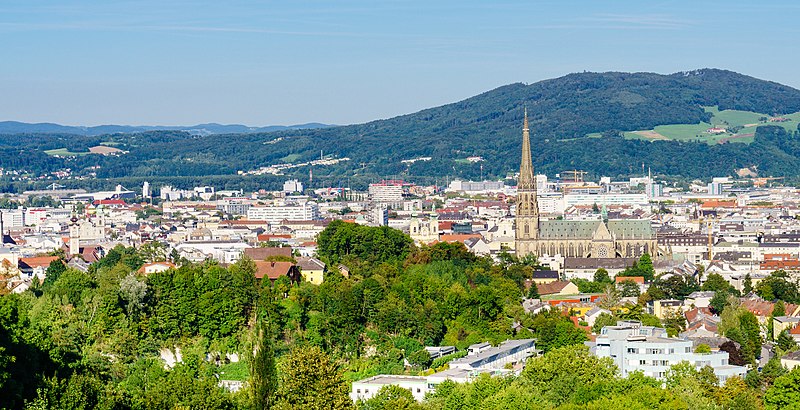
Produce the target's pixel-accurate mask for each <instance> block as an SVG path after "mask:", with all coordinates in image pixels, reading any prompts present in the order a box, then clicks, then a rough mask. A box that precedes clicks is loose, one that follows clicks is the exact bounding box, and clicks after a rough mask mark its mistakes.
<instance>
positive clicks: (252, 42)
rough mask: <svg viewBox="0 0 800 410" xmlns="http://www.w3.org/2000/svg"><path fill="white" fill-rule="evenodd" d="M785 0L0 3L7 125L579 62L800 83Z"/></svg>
mask: <svg viewBox="0 0 800 410" xmlns="http://www.w3.org/2000/svg"><path fill="white" fill-rule="evenodd" d="M799 13H800V4H794V2H791V1H789V0H785V1H770V0H765V1H759V2H751V1H736V0H710V1H705V0H701V1H697V0H694V1H658V0H652V1H650V0H648V1H642V0H635V1H625V0H586V1H570V0H562V1H530V0H529V1H505V0H497V1H473V0H460V1H449V0H446V1H444V0H443V1H436V0H428V1H416V0H387V1H380V0H364V1H357V0H336V1H304V0H293V1H240V0H226V1H219V0H213V1H178V0H135V1H113V0H95V1H88V0H72V1H70V0H61V1H37V0H3V1H2V2H0V121H3V120H14V121H24V122H55V123H60V124H65V125H100V124H127V125H192V124H198V123H206V122H218V123H225V124H246V125H251V126H266V125H277V124H282V125H289V124H301V123H307V122H322V123H327V124H352V123H361V122H367V121H371V120H375V119H380V118H390V117H394V116H397V115H402V114H408V113H412V112H416V111H419V110H421V109H425V108H430V107H434V106H438V105H442V104H447V103H451V102H456V101H459V100H462V99H465V98H468V97H470V96H473V95H476V94H479V93H482V92H485V91H488V90H491V89H493V88H496V87H499V86H501V85H505V84H509V83H514V82H524V83H533V82H536V81H540V80H544V79H548V78H554V77H560V76H562V75H566V74H568V73H572V72H580V71H650V72H658V73H673V72H677V71H687V70H692V69H697V68H707V67H713V68H724V69H730V70H734V71H737V72H741V73H744V74H747V75H751V76H754V77H758V78H762V79H768V80H771V81H776V82H779V83H783V84H786V85H789V86H793V87H795V88H800V77H798V74H797V73H798V72H799V71H798V69H797V68H798V65H800V64H798V63H799V61H798V59H800V54H799V53H798V52H797V51H798V49H797V46H796V45H795V44H794V43H795V41H794V40H795V39H797V38H798V37H800V33H799V32H798V31H800V25H798V24H797V22H798V19H797V16H798V15H799Z"/></svg>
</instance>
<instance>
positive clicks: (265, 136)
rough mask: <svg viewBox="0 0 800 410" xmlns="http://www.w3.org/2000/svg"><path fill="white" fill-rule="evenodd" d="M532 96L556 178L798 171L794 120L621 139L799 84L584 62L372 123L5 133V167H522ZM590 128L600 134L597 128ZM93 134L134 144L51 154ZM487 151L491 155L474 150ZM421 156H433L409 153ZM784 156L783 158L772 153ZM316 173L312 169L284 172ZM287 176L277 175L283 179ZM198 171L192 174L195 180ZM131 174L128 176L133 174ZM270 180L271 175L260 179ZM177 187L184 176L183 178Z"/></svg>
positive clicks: (374, 172) (323, 175)
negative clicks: (729, 135)
mask: <svg viewBox="0 0 800 410" xmlns="http://www.w3.org/2000/svg"><path fill="white" fill-rule="evenodd" d="M523 107H527V108H528V112H529V115H530V120H531V133H532V136H533V138H534V141H533V145H534V162H535V166H536V167H537V171H540V172H545V173H547V174H549V175H551V176H552V175H553V174H555V173H558V172H561V171H564V170H566V169H573V168H577V169H583V170H586V171H589V172H590V175H591V176H593V177H596V176H599V175H608V176H614V177H616V176H626V175H631V174H633V173H638V172H640V171H639V170H641V164H642V163H643V162H644V163H647V164H648V165H649V166H651V167H652V168H653V170H654V171H655V172H657V173H660V174H668V175H679V176H685V177H691V178H698V177H710V176H715V175H716V176H720V175H731V174H733V173H734V172H735V170H736V169H737V168H743V167H751V168H752V169H757V170H758V172H759V174H761V175H784V176H798V175H800V166H797V165H798V164H800V149H797V148H796V146H800V144H797V143H796V142H795V140H796V139H797V138H798V136H797V133H796V132H795V130H796V129H797V128H796V125H794V124H795V123H793V122H788V123H784V124H783V126H782V127H776V126H774V125H771V124H766V123H761V124H760V125H761V126H759V127H758V130H757V131H756V130H755V129H754V132H753V133H752V134H751V135H750V137H749V138H750V140H749V141H752V143H749V144H743V143H723V144H716V145H708V144H707V143H706V142H695V141H694V140H684V141H682V142H679V141H661V140H659V141H652V142H651V141H642V140H631V139H623V138H622V137H621V136H619V135H620V132H621V131H633V130H649V129H652V128H653V127H656V126H659V125H666V124H699V123H701V122H704V121H708V120H709V119H710V117H711V115H712V114H711V113H710V112H709V111H708V110H707V109H704V107H717V108H718V109H719V110H741V111H749V112H752V113H759V115H763V116H765V117H766V116H777V115H784V114H790V113H795V112H798V111H800V90H796V89H794V88H791V87H787V86H784V85H781V84H777V83H774V82H769V81H764V80H760V79H756V78H753V77H749V76H745V75H742V74H738V73H734V72H731V71H724V70H717V69H702V70H695V71H691V72H681V73H675V74H671V75H660V74H653V73H617V72H610V73H575V74H569V75H566V76H564V77H560V78H556V79H551V80H546V81H540V82H537V83H533V84H522V83H517V84H510V85H506V86H503V87H499V88H497V89H494V90H491V91H488V92H485V93H483V94H480V95H477V96H475V97H471V98H468V99H466V100H463V101H460V102H456V103H453V104H448V105H444V106H441V107H436V108H430V109H426V110H422V111H420V112H417V113H413V114H408V115H403V116H399V117H395V118H390V119H385V120H377V121H372V122H369V123H365V124H357V125H348V126H340V127H330V128H321V129H304V130H287V131H278V132H271V133H248V134H223V135H191V134H189V133H185V132H179V131H155V132H145V133H138V134H110V135H101V136H64V135H52V134H37V135H36V138H32V136H31V135H22V136H20V135H16V136H11V135H7V136H0V167H4V168H12V169H16V168H18V167H20V166H23V167H26V169H30V170H34V171H36V170H44V171H47V172H51V171H54V170H56V169H58V168H59V167H64V166H68V167H70V168H72V169H73V170H75V169H78V170H80V169H88V168H89V167H93V166H98V167H99V168H94V170H93V172H96V173H97V177H99V178H116V179H117V180H120V179H126V178H127V179H128V180H131V178H133V180H131V182H137V181H138V182H140V180H137V179H136V178H148V179H150V180H153V179H154V178H156V177H168V178H179V177H205V176H210V175H216V176H220V175H222V176H226V177H224V178H225V181H224V182H225V184H226V186H229V187H231V186H235V185H236V184H238V183H240V182H239V181H240V180H241V179H242V178H240V177H237V176H236V174H237V171H240V170H241V171H248V170H253V169H257V168H259V167H262V166H268V165H272V164H280V163H295V164H296V163H301V162H307V161H311V160H314V159H319V157H320V153H321V152H322V153H323V155H325V156H331V157H339V158H342V157H347V158H350V160H349V161H346V162H341V163H339V164H336V165H326V166H319V167H315V168H314V179H315V181H319V182H318V184H323V185H328V186H330V185H334V186H335V185H336V184H341V183H342V182H341V181H343V180H344V181H345V183H347V180H348V179H350V180H351V181H352V182H353V183H354V184H355V183H357V182H361V183H364V182H365V181H374V180H376V179H379V178H383V177H399V178H405V179H409V180H412V181H413V180H417V181H419V180H420V178H421V177H429V178H428V179H427V181H425V182H432V181H433V178H441V179H443V178H444V177H461V178H479V177H480V176H481V175H482V176H483V177H504V176H505V175H506V174H507V173H509V172H514V170H515V169H517V167H518V164H519V155H520V145H521V125H522V116H523ZM589 134H593V135H589ZM98 144H103V145H110V146H113V147H116V148H119V149H121V150H124V151H126V153H125V154H123V155H119V156H106V157H103V156H100V155H76V156H71V157H66V158H58V157H53V156H48V155H46V154H45V153H44V151H48V150H49V151H50V152H51V154H52V152H53V151H52V150H56V151H58V150H59V149H61V148H65V147H66V148H67V149H68V150H69V151H71V152H87V151H88V148H89V147H92V146H96V145H98ZM470 156H481V157H483V158H484V160H485V161H483V162H481V163H471V162H469V161H466V160H465V159H466V158H467V157H470ZM418 157H432V159H431V160H430V161H426V162H422V161H420V162H415V163H413V164H408V163H402V162H401V161H402V160H409V159H414V158H418ZM775 158H780V159H781V161H775ZM286 174H287V176H291V175H293V174H294V175H295V176H304V175H305V176H307V175H308V167H297V168H293V169H291V170H289V171H286ZM280 179H283V178H274V179H271V180H270V182H269V183H276V184H277V183H279V180H280ZM193 181H195V180H193ZM122 182H125V181H124V180H123V181H122ZM262 183H263V182H262ZM176 184H178V185H180V182H176Z"/></svg>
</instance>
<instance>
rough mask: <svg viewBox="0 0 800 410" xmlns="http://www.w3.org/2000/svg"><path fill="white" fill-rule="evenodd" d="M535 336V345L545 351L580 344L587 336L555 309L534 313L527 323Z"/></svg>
mask: <svg viewBox="0 0 800 410" xmlns="http://www.w3.org/2000/svg"><path fill="white" fill-rule="evenodd" d="M528 327H530V328H531V329H532V331H533V337H534V338H536V347H537V348H539V349H542V350H543V351H545V352H549V351H550V350H553V349H556V348H559V347H564V346H571V345H576V344H581V343H583V342H585V341H586V340H587V339H588V338H587V336H586V332H585V331H584V330H583V329H580V328H577V327H575V324H574V323H572V321H571V320H569V318H568V317H566V316H564V315H562V314H561V313H560V312H558V311H556V310H555V309H553V310H550V311H545V312H541V313H539V314H537V315H535V316H534V317H533V318H532V320H531V322H530V323H529V324H528Z"/></svg>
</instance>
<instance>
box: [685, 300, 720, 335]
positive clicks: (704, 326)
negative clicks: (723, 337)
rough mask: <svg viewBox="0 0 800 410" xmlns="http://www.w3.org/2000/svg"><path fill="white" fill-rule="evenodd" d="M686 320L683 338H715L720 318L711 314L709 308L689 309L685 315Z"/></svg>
mask: <svg viewBox="0 0 800 410" xmlns="http://www.w3.org/2000/svg"><path fill="white" fill-rule="evenodd" d="M683 316H684V317H685V318H686V323H687V326H686V331H684V332H683V333H681V336H682V337H687V338H690V339H693V340H694V339H697V338H708V337H714V336H716V334H717V328H718V326H719V320H720V318H719V316H717V315H714V314H712V313H711V310H710V309H709V308H708V307H704V308H699V307H695V308H694V309H689V310H687V311H686V312H684V313H683Z"/></svg>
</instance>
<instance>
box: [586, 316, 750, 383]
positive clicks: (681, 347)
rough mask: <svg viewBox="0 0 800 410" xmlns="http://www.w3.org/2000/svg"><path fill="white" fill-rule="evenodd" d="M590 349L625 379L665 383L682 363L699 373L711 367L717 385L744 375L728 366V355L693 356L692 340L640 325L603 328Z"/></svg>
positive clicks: (699, 354)
mask: <svg viewBox="0 0 800 410" xmlns="http://www.w3.org/2000/svg"><path fill="white" fill-rule="evenodd" d="M589 345H590V347H591V349H592V352H593V353H594V354H595V355H597V356H598V357H608V358H611V359H612V360H613V361H614V364H616V365H617V367H618V368H619V369H620V372H621V374H622V376H624V377H627V376H628V375H629V374H631V373H633V372H636V371H641V372H643V373H644V375H645V376H650V377H654V378H656V379H659V380H664V379H665V377H666V375H667V372H668V371H669V369H670V367H671V366H674V365H676V364H679V363H681V362H688V363H690V364H691V365H692V366H694V367H695V368H697V369H698V370H700V369H702V368H703V367H705V366H710V367H711V368H712V369H713V371H714V374H715V375H716V376H717V378H718V379H719V382H720V384H724V383H725V381H726V380H727V379H728V378H730V377H733V376H738V377H744V375H745V373H747V369H746V368H745V367H742V366H733V365H730V364H728V353H727V352H716V353H694V351H693V345H692V341H691V340H686V339H678V338H670V337H667V333H666V330H665V329H663V328H659V327H653V326H642V324H641V323H640V322H618V323H617V325H616V326H605V327H603V329H602V330H601V331H600V335H598V336H597V339H596V342H594V343H589Z"/></svg>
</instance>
